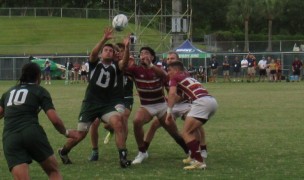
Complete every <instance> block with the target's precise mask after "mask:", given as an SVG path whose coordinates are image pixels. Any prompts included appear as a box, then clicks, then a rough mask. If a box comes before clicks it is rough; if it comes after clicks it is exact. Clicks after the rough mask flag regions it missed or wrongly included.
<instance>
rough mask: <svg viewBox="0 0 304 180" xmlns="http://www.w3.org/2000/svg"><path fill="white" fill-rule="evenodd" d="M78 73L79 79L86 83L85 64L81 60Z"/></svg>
mask: <svg viewBox="0 0 304 180" xmlns="http://www.w3.org/2000/svg"><path fill="white" fill-rule="evenodd" d="M80 75H81V81H82V82H83V83H86V82H87V66H86V64H85V62H82V65H81V72H80Z"/></svg>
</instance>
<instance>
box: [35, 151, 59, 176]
mask: <svg viewBox="0 0 304 180" xmlns="http://www.w3.org/2000/svg"><path fill="white" fill-rule="evenodd" d="M39 164H40V166H41V167H42V169H43V170H44V172H45V173H46V174H47V175H48V177H49V179H54V180H57V179H58V180H60V179H62V176H61V174H60V171H59V169H58V163H57V161H56V158H55V156H54V155H52V156H50V157H48V158H47V159H46V160H45V161H43V162H40V163H39Z"/></svg>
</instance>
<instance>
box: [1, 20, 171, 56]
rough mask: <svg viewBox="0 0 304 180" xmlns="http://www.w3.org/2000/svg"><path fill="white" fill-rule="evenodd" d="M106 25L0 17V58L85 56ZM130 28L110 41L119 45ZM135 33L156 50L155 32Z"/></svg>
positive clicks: (103, 21)
mask: <svg viewBox="0 0 304 180" xmlns="http://www.w3.org/2000/svg"><path fill="white" fill-rule="evenodd" d="M107 26H110V23H109V21H108V19H80V18H58V17H36V18H35V17H11V18H9V17H0V34H1V36H0V55H5V54H19V55H30V54H69V53H89V52H90V51H91V49H92V48H93V47H94V46H95V44H96V43H97V42H98V41H99V40H100V39H101V37H102V35H103V29H104V28H105V27H107ZM134 29H135V27H134V25H133V24H129V26H128V27H127V28H126V30H124V31H123V32H116V33H115V38H114V40H113V42H121V41H122V39H123V37H124V36H126V35H127V34H128V33H131V32H135V31H134ZM141 29H144V28H143V27H142V28H141ZM137 34H142V36H141V37H139V41H138V42H139V43H140V44H148V45H150V46H152V47H153V48H157V47H158V45H159V43H160V42H161V40H160V39H161V38H160V33H159V31H156V30H153V29H150V28H148V29H147V30H146V31H144V32H137ZM165 42H166V43H167V42H169V39H167V40H166V41H165ZM164 46H165V45H163V46H160V47H158V48H160V49H159V50H161V49H162V48H164ZM166 50H167V49H166ZM166 50H165V51H166Z"/></svg>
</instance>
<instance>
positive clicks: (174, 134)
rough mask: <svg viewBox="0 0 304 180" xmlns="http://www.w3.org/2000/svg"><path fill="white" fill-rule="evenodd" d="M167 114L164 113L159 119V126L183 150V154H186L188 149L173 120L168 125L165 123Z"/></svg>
mask: <svg viewBox="0 0 304 180" xmlns="http://www.w3.org/2000/svg"><path fill="white" fill-rule="evenodd" d="M166 116H167V114H166V113H165V114H164V115H163V116H162V118H159V122H160V124H161V125H162V126H163V127H164V129H165V130H166V131H167V132H168V133H169V134H170V136H171V137H172V138H173V139H174V140H175V142H176V143H177V144H178V145H179V146H180V147H181V148H182V149H183V150H184V152H185V154H188V152H189V149H188V147H187V145H186V143H185V141H184V139H183V137H182V136H181V134H180V133H179V132H178V129H177V126H176V123H175V120H174V119H173V118H172V119H170V121H169V122H168V123H166V122H165V120H166Z"/></svg>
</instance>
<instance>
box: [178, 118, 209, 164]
mask: <svg viewBox="0 0 304 180" xmlns="http://www.w3.org/2000/svg"><path fill="white" fill-rule="evenodd" d="M202 125H203V123H202V122H201V121H199V120H197V119H196V118H193V117H190V116H187V118H186V120H185V124H184V128H183V138H184V140H185V142H186V143H187V147H188V148H189V150H190V157H191V158H192V159H193V161H192V162H191V165H190V166H186V167H184V169H186V170H191V169H204V168H206V164H205V163H204V162H203V158H202V156H201V154H200V141H198V140H197V136H198V135H197V133H199V129H200V127H201V126H202Z"/></svg>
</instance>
